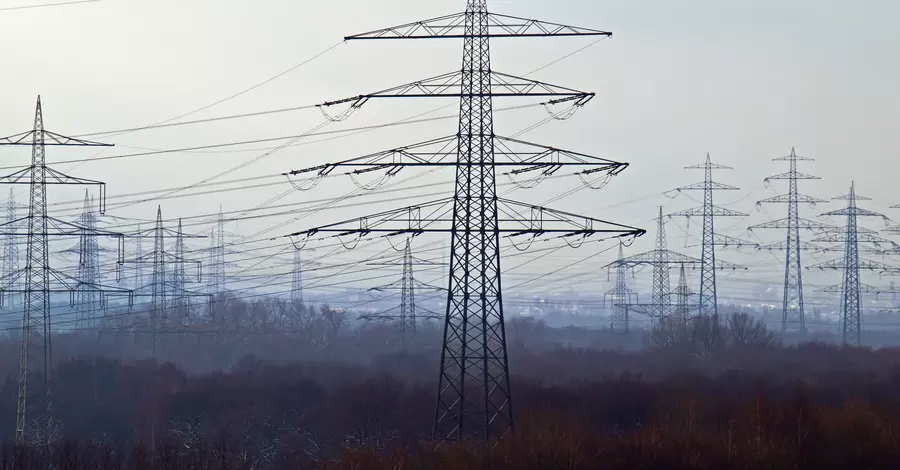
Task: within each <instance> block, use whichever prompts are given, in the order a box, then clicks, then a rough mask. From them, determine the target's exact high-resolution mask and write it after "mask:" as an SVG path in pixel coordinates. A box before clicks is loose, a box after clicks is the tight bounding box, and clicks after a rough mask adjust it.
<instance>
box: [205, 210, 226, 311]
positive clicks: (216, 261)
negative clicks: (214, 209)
mask: <svg viewBox="0 0 900 470" xmlns="http://www.w3.org/2000/svg"><path fill="white" fill-rule="evenodd" d="M210 244H211V248H210V253H209V268H208V271H209V274H208V276H209V278H208V281H207V286H208V288H209V292H208V293H209V294H210V295H212V296H217V295H219V294H221V293H222V292H224V291H225V217H224V215H223V214H222V207H221V206H220V207H219V216H218V218H217V219H216V225H215V226H214V227H213V230H212V233H211V234H210Z"/></svg>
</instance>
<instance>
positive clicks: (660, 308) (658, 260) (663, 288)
mask: <svg viewBox="0 0 900 470" xmlns="http://www.w3.org/2000/svg"><path fill="white" fill-rule="evenodd" d="M653 255H654V260H653V304H654V305H655V307H654V313H655V315H656V317H657V318H665V317H666V316H668V315H669V308H668V307H667V304H668V303H669V302H668V301H667V297H668V295H669V292H670V290H671V284H670V283H669V269H671V263H669V258H671V253H670V252H669V250H668V243H667V240H666V222H665V220H664V219H663V208H662V206H660V207H659V217H658V218H657V219H656V251H654V253H653ZM682 266H684V263H682Z"/></svg>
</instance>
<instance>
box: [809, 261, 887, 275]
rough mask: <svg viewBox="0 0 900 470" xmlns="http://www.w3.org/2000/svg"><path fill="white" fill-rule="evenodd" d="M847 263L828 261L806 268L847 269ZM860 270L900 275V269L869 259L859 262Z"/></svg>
mask: <svg viewBox="0 0 900 470" xmlns="http://www.w3.org/2000/svg"><path fill="white" fill-rule="evenodd" d="M846 268H847V266H846V263H845V262H844V259H843V258H840V259H834V260H831V261H826V262H824V263H819V264H814V265H812V266H806V269H821V270H824V269H846ZM859 269H861V270H864V271H874V272H878V273H880V274H890V275H900V268H897V267H895V266H891V265H888V264H885V263H879V262H877V261H872V260H868V259H860V260H859Z"/></svg>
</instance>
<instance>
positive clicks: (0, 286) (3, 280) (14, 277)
mask: <svg viewBox="0 0 900 470" xmlns="http://www.w3.org/2000/svg"><path fill="white" fill-rule="evenodd" d="M24 273H25V270H24V269H19V270H18V271H14V272H11V273H4V274H3V276H0V292H14V291H11V290H10V287H11V286H15V285H18V283H19V280H20V279H21V278H22V275H23V274H24ZM0 299H2V296H0Z"/></svg>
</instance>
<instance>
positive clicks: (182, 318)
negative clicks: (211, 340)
mask: <svg viewBox="0 0 900 470" xmlns="http://www.w3.org/2000/svg"><path fill="white" fill-rule="evenodd" d="M184 264H185V257H184V232H183V231H182V224H181V219H178V231H177V234H176V236H175V261H174V263H173V265H174V266H173V268H174V269H173V271H172V291H173V292H172V304H171V311H172V312H173V313H174V315H175V318H176V321H178V323H179V324H178V326H187V324H186V322H187V321H188V320H190V315H191V296H190V295H189V291H188V290H187V283H188V279H187V274H186V273H185V269H184Z"/></svg>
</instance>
